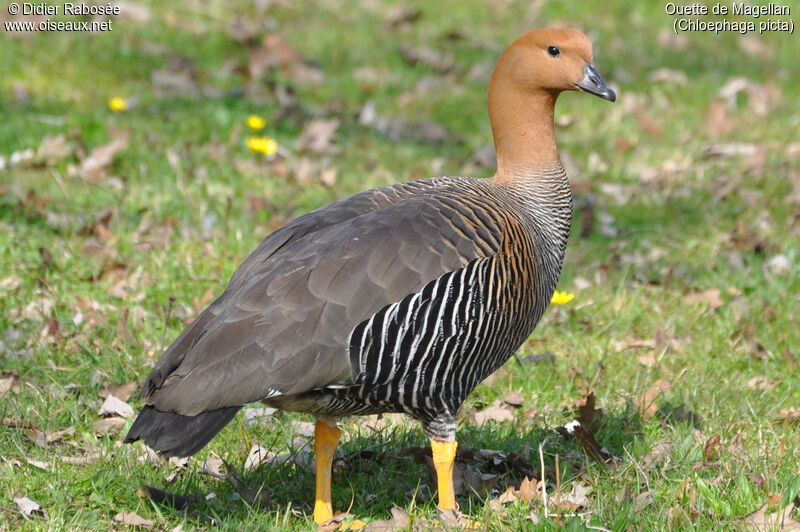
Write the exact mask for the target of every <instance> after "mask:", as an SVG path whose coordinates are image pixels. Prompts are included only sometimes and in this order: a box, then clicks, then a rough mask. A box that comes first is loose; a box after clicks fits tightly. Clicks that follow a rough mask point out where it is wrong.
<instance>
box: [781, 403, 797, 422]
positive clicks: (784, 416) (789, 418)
mask: <svg viewBox="0 0 800 532" xmlns="http://www.w3.org/2000/svg"><path fill="white" fill-rule="evenodd" d="M777 419H778V421H780V422H782V423H797V422H798V421H800V408H797V407H795V406H790V407H789V408H781V409H780V410H779V411H778V416H777Z"/></svg>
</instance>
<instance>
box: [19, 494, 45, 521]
mask: <svg viewBox="0 0 800 532" xmlns="http://www.w3.org/2000/svg"><path fill="white" fill-rule="evenodd" d="M14 503H15V504H16V505H17V508H19V511H20V513H22V515H24V516H25V517H30V516H31V514H33V513H36V514H37V515H40V516H44V512H43V511H42V507H41V506H40V505H39V503H38V502H36V501H34V500H33V499H29V498H28V497H24V496H22V495H18V496H16V497H14Z"/></svg>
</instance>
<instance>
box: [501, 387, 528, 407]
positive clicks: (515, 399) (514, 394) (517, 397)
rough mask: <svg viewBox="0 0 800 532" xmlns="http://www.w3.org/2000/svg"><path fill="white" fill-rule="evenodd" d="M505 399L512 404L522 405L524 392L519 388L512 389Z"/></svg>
mask: <svg viewBox="0 0 800 532" xmlns="http://www.w3.org/2000/svg"><path fill="white" fill-rule="evenodd" d="M503 401H505V402H506V403H507V404H509V405H511V406H522V401H523V398H522V393H520V391H519V390H511V391H510V392H508V395H506V398H505V399H503Z"/></svg>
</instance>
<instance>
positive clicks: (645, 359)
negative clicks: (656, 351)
mask: <svg viewBox="0 0 800 532" xmlns="http://www.w3.org/2000/svg"><path fill="white" fill-rule="evenodd" d="M636 361H637V362H638V363H639V364H641V365H642V366H645V367H648V368H652V367H655V366H656V365H658V361H657V360H656V357H655V355H639V356H637V357H636Z"/></svg>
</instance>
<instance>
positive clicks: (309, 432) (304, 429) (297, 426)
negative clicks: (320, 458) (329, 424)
mask: <svg viewBox="0 0 800 532" xmlns="http://www.w3.org/2000/svg"><path fill="white" fill-rule="evenodd" d="M292 429H293V430H294V432H295V434H297V435H299V436H304V437H306V438H313V437H314V430H315V427H314V424H313V423H311V422H310V421H295V422H294V423H292Z"/></svg>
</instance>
